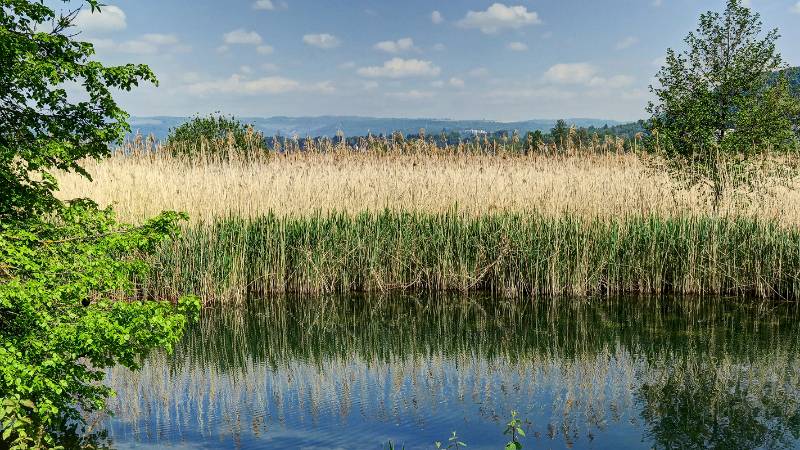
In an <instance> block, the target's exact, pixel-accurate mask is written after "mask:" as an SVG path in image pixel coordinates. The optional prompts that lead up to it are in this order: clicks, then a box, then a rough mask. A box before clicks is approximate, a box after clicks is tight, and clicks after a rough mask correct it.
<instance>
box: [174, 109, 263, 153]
mask: <svg viewBox="0 0 800 450" xmlns="http://www.w3.org/2000/svg"><path fill="white" fill-rule="evenodd" d="M167 142H168V143H169V148H170V150H171V151H172V152H173V154H183V155H188V156H193V155H196V154H197V153H200V152H203V151H205V152H207V153H209V154H217V155H223V156H229V155H228V153H230V152H231V151H233V152H237V153H241V154H250V153H255V152H263V151H264V150H265V149H266V141H265V139H264V136H263V135H262V134H261V133H260V132H257V131H255V130H254V128H253V126H252V125H250V124H244V123H242V122H240V121H239V120H236V118H235V117H233V116H225V115H221V114H219V115H214V114H211V115H208V116H206V117H202V116H196V117H193V118H192V119H191V120H189V121H188V122H186V123H183V124H181V125H179V126H177V127H176V128H174V129H170V130H169V135H168V136H167Z"/></svg>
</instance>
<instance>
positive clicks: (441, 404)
mask: <svg viewBox="0 0 800 450" xmlns="http://www.w3.org/2000/svg"><path fill="white" fill-rule="evenodd" d="M753 313H754V310H753V309H752V308H747V309H746V310H737V309H736V307H734V306H732V305H730V304H727V305H723V304H719V303H713V302H711V303H709V302H707V301H706V302H703V303H699V302H692V301H680V302H678V301H676V302H670V303H667V302H656V301H631V300H630V299H626V300H625V301H620V302H614V301H605V302H602V303H590V304H582V305H577V304H572V303H569V302H561V303H560V304H557V305H554V304H546V303H534V304H529V305H512V304H510V303H497V302H496V301H494V302H483V301H481V300H480V299H474V300H463V299H462V300H458V301H444V300H442V301H437V300H432V301H430V302H425V303H424V304H423V303H417V302H416V301H415V300H413V299H411V300H402V299H392V301H391V302H380V301H375V300H366V299H352V300H349V301H343V300H342V299H336V300H335V301H326V300H313V301H311V300H300V299H285V300H282V301H271V302H270V303H260V304H258V305H251V307H250V308H249V309H248V310H247V312H244V311H243V310H210V311H207V312H206V315H205V317H204V318H203V320H202V321H201V323H200V324H199V325H198V327H197V328H196V329H195V330H194V332H193V333H189V335H188V337H187V339H186V341H185V343H184V344H183V345H182V346H180V347H179V348H178V349H177V351H176V354H175V355H174V356H173V357H165V356H163V355H154V356H153V357H151V358H150V359H149V360H148V361H147V363H146V364H145V365H144V367H143V369H142V370H141V371H140V372H137V373H130V372H127V371H123V370H114V371H112V372H111V373H110V374H109V381H110V383H111V385H112V386H113V387H114V388H115V389H117V391H118V393H119V397H118V400H117V404H115V405H114V408H115V409H116V410H117V414H118V417H119V418H120V419H121V420H124V421H126V422H130V423H131V424H132V425H131V426H132V428H133V429H134V432H139V433H146V432H152V430H160V429H162V428H163V427H165V426H166V427H171V429H175V430H177V432H178V433H180V432H181V430H190V429H195V430H200V432H201V433H202V434H204V435H206V436H209V435H233V436H238V435H242V434H244V433H252V434H253V435H259V434H260V433H263V432H264V431H265V430H267V431H268V430H270V429H271V427H273V426H275V425H279V426H282V425H285V424H286V423H287V422H292V423H294V424H301V425H303V426H309V427H313V426H315V425H316V424H318V423H320V422H321V421H322V422H324V421H332V420H335V421H340V422H341V423H347V422H348V421H349V420H353V419H355V418H359V417H363V418H366V420H371V421H383V422H387V423H397V422H401V421H405V422H414V423H416V424H417V426H420V427H422V426H432V425H435V423H437V421H442V420H444V419H443V418H445V417H449V418H455V419H456V420H461V421H462V422H463V420H464V418H466V419H467V420H470V421H475V420H482V421H499V419H500V418H501V417H500V416H505V415H506V414H507V413H508V411H510V410H511V409H518V410H520V411H521V412H522V414H523V415H524V416H526V417H528V418H531V419H532V420H533V424H532V425H531V428H532V431H533V432H535V433H537V434H539V435H540V436H541V437H542V438H546V437H547V436H550V437H552V438H557V439H562V440H563V441H564V443H565V444H569V443H571V442H573V441H576V440H579V439H581V438H591V437H597V436H599V435H600V434H602V432H603V430H605V429H606V428H608V427H610V426H633V427H637V428H638V427H646V428H647V430H648V436H649V437H650V438H651V439H653V441H655V442H656V443H661V444H664V445H665V446H666V445H667V444H668V443H672V444H676V443H677V444H681V445H680V446H683V447H686V446H689V447H691V446H692V445H693V444H695V445H699V444H702V443H711V442H722V441H720V440H719V436H725V438H726V439H733V440H734V441H732V442H737V441H736V439H739V438H741V439H744V440H745V441H746V442H755V440H756V439H758V438H761V439H769V440H770V441H771V442H777V441H779V440H780V439H783V438H785V437H786V436H788V435H789V434H788V433H789V431H792V430H795V431H800V430H798V417H800V416H798V404H800V362H798V359H797V356H796V355H797V349H798V332H797V328H796V327H793V326H789V325H786V324H785V323H786V321H785V320H781V316H780V315H778V314H777V313H770V314H768V315H767V316H766V317H767V318H768V319H758V318H757V317H755V316H754V315H753ZM789 322H791V321H789ZM697 399H702V401H701V402H697V401H696V400H697ZM476 407H477V411H478V412H479V414H480V417H473V416H474V415H475V410H476ZM741 410H747V411H749V412H748V413H746V414H744V413H742V412H741ZM734 419H735V420H736V421H737V422H735V423H737V424H738V426H736V427H733V426H727V428H726V427H725V426H723V425H724V424H727V423H730V422H731V421H732V420H734ZM695 423H702V424H706V428H703V429H697V430H695V429H694V428H692V427H693V426H694V425H691V427H690V425H689V424H695ZM758 424H761V426H760V427H759V426H755V425H758ZM765 424H766V425H765ZM740 428H741V429H747V430H750V429H753V430H757V431H751V432H750V434H751V435H752V436H751V435H748V436H741V437H738V435H737V434H736V433H738V432H739V429H740ZM758 430H761V431H758ZM689 431H692V433H689ZM529 434H533V433H529ZM145 436H146V435H143V436H142V437H145ZM714 436H717V437H714Z"/></svg>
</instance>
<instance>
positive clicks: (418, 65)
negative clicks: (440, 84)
mask: <svg viewBox="0 0 800 450" xmlns="http://www.w3.org/2000/svg"><path fill="white" fill-rule="evenodd" d="M440 72H441V69H440V68H439V67H437V66H435V65H434V64H433V63H432V62H430V61H423V60H419V59H403V58H392V59H390V60H389V61H386V62H384V63H383V65H382V66H370V67H361V68H359V69H358V74H359V75H361V76H364V77H370V78H378V77H383V78H405V77H435V76H438V75H439V73H440Z"/></svg>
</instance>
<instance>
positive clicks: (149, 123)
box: [130, 116, 622, 138]
mask: <svg viewBox="0 0 800 450" xmlns="http://www.w3.org/2000/svg"><path fill="white" fill-rule="evenodd" d="M189 119H190V118H189V117H173V116H154V117H132V118H131V121H130V123H131V129H132V131H133V132H134V133H136V132H139V133H141V134H142V135H149V134H153V135H155V136H156V137H157V138H165V137H166V136H167V134H168V133H169V129H170V128H175V127H176V126H178V125H180V124H181V123H183V122H185V121H187V120H189ZM237 119H238V120H240V121H241V122H243V123H251V124H253V125H254V126H255V128H256V129H257V130H259V131H261V132H263V133H264V134H265V135H266V136H273V135H281V136H292V135H294V134H297V135H298V136H301V137H305V136H313V137H316V136H331V137H332V136H335V135H336V133H337V132H338V131H340V130H341V131H342V132H344V134H345V135H346V136H363V135H366V134H368V133H372V134H374V135H378V134H384V135H386V134H390V133H392V132H395V131H399V132H401V133H403V134H416V133H418V132H419V130H420V129H421V128H424V129H425V130H426V131H427V132H428V133H439V132H440V131H442V130H446V131H448V132H450V131H458V132H462V133H470V132H473V131H472V130H481V131H486V132H488V133H491V132H494V131H500V130H518V131H519V132H520V133H524V132H527V131H536V130H540V131H549V130H550V129H551V128H553V126H554V125H555V123H556V119H534V120H526V121H519V122H498V121H492V120H449V119H424V118H414V119H407V118H379V117H359V116H318V117H283V116H275V117H237ZM565 120H566V122H567V123H568V124H570V125H573V124H574V125H575V126H578V127H589V126H595V127H602V126H603V125H608V126H613V125H619V124H621V123H622V122H619V121H616V120H608V119H585V118H573V119H565Z"/></svg>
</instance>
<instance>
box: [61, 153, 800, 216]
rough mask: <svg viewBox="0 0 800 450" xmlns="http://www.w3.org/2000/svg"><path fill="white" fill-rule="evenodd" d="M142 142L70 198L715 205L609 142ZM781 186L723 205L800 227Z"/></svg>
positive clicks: (179, 206)
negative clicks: (226, 149) (515, 146)
mask: <svg viewBox="0 0 800 450" xmlns="http://www.w3.org/2000/svg"><path fill="white" fill-rule="evenodd" d="M398 146H399V144H398ZM141 147H143V148H144V150H142V148H139V147H134V148H133V150H131V149H130V148H128V149H126V150H125V151H120V152H118V153H117V154H116V155H115V156H114V157H112V158H109V159H105V160H102V161H88V162H87V163H86V166H87V167H86V168H87V169H88V171H89V173H91V174H92V176H93V178H94V181H93V182H89V181H87V180H85V179H83V178H81V177H80V176H77V175H70V174H59V176H58V178H59V183H60V186H61V191H60V195H61V196H62V197H63V198H75V197H89V198H92V199H94V200H95V201H97V202H98V203H100V204H101V205H107V204H115V205H116V206H115V209H116V210H117V212H118V214H119V216H120V218H121V219H123V220H125V221H131V222H138V221H141V220H142V219H143V218H146V217H150V216H153V215H154V214H157V213H158V212H160V211H162V210H179V211H185V212H187V213H189V215H190V217H191V219H192V220H193V221H210V220H212V219H214V218H215V217H228V216H238V217H258V216H261V215H264V214H267V213H275V214H277V215H281V216H283V215H289V216H303V215H308V214H310V213H316V212H323V213H324V212H328V211H333V210H336V211H340V212H348V213H357V212H362V211H373V212H374V211H381V210H384V209H390V210H394V211H406V212H427V213H441V212H444V211H450V210H452V209H453V208H457V209H458V210H459V211H461V212H464V213H467V214H471V215H481V214H486V213H495V212H500V211H512V212H520V211H535V212H536V213H538V214H542V215H546V216H551V217H556V216H562V215H564V214H570V215H575V216H577V217H581V218H592V219H593V218H598V217H599V218H623V217H626V216H630V215H637V216H641V215H648V214H657V215H661V216H675V215H687V214H688V215H705V214H709V213H711V205H710V202H709V198H708V196H706V195H704V194H703V192H702V191H701V190H699V189H691V190H687V189H681V188H680V187H679V186H678V185H676V183H675V182H674V181H673V180H672V179H670V177H669V176H667V175H666V174H664V173H659V172H656V171H654V170H651V169H649V168H648V167H647V166H646V165H645V164H643V163H642V161H641V160H640V158H639V157H638V156H637V155H634V154H630V153H621V152H619V151H616V150H615V151H609V150H608V149H606V150H605V151H603V148H599V149H596V151H585V150H584V151H581V152H579V151H577V150H576V151H569V152H563V153H556V152H536V153H528V154H522V153H508V152H502V151H499V152H498V151H497V150H496V149H494V150H493V149H489V150H485V151H482V152H479V151H477V150H475V149H472V150H470V151H467V150H458V149H457V148H451V149H439V148H437V147H435V146H431V145H427V144H425V143H424V142H423V143H416V144H415V143H413V142H408V141H405V142H404V143H403V146H399V147H398V148H391V147H390V148H388V149H385V150H384V151H370V152H362V151H355V150H353V149H352V148H339V147H332V148H331V149H330V151H324V152H321V151H307V152H300V151H291V152H288V153H280V154H275V153H272V154H271V156H270V155H263V156H260V157H255V158H253V157H248V158H243V157H237V156H236V155H233V156H231V157H224V158H221V157H215V156H199V157H194V158H186V157H175V156H171V154H170V153H169V152H167V151H163V149H160V148H156V149H155V150H153V149H150V148H148V147H146V146H141ZM774 184H775V185H776V186H775V187H773V188H772V189H771V190H770V191H759V193H757V194H754V193H748V194H741V195H729V196H727V198H726V200H725V201H724V203H723V204H722V206H721V212H722V213H723V215H726V214H734V213H735V214H736V215H746V216H757V217H758V218H760V219H772V220H777V221H779V222H781V223H784V224H787V225H797V224H800V183H797V182H794V181H791V180H786V182H783V183H774Z"/></svg>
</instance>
